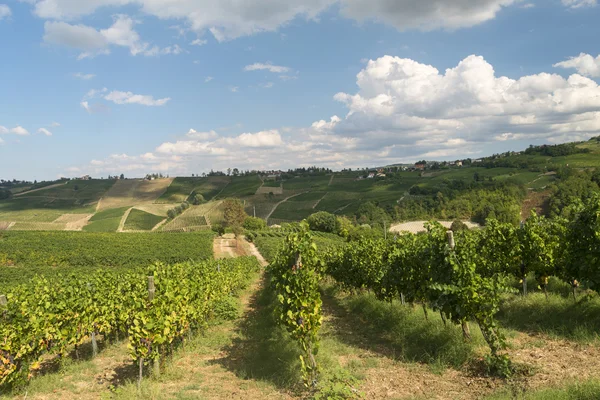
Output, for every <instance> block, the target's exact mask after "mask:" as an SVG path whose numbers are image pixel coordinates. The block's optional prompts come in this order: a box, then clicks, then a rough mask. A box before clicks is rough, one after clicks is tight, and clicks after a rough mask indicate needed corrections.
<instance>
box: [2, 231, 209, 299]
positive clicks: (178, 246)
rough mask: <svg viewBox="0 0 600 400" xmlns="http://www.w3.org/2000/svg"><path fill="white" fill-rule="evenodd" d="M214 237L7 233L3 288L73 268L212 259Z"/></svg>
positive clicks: (5, 235)
mask: <svg viewBox="0 0 600 400" xmlns="http://www.w3.org/2000/svg"><path fill="white" fill-rule="evenodd" d="M213 237H214V234H213V233H212V232H198V233H193V234H186V235H182V234H178V233H162V232H153V233H130V234H126V235H122V234H117V233H88V232H17V231H10V232H2V233H1V234H0V278H1V279H0V289H2V288H5V287H7V286H11V285H14V284H15V283H22V282H25V281H27V280H28V279H30V278H32V277H33V276H34V275H35V274H36V273H43V274H55V273H57V272H69V271H71V270H74V269H88V270H89V269H93V268H97V267H99V266H102V267H105V268H132V267H140V266H146V265H149V264H151V263H154V262H156V261H160V262H164V263H169V264H172V263H179V262H184V261H188V260H204V259H209V258H212V240H213ZM48 267H52V268H48Z"/></svg>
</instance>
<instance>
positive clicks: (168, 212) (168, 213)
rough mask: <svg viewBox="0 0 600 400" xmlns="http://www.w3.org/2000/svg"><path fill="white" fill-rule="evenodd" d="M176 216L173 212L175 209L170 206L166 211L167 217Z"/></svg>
mask: <svg viewBox="0 0 600 400" xmlns="http://www.w3.org/2000/svg"><path fill="white" fill-rule="evenodd" d="M176 216H177V213H176V212H175V209H173V208H171V209H170V210H169V211H167V217H169V219H173V218H175V217H176Z"/></svg>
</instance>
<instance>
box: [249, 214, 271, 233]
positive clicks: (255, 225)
mask: <svg viewBox="0 0 600 400" xmlns="http://www.w3.org/2000/svg"><path fill="white" fill-rule="evenodd" d="M266 227H267V222H266V221H265V220H264V219H262V218H255V217H247V218H246V219H245V220H244V229H248V230H250V231H260V230H261V229H265V228H266Z"/></svg>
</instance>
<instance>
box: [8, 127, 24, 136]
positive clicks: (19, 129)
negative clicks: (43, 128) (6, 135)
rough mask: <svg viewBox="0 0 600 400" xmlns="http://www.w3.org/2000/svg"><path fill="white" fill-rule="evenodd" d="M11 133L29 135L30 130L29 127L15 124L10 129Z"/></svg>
mask: <svg viewBox="0 0 600 400" xmlns="http://www.w3.org/2000/svg"><path fill="white" fill-rule="evenodd" d="M10 133H14V134H15V135H20V136H27V135H29V132H28V131H27V129H25V128H23V127H22V126H20V125H19V126H15V127H14V128H12V129H11V130H10Z"/></svg>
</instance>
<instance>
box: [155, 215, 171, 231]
mask: <svg viewBox="0 0 600 400" xmlns="http://www.w3.org/2000/svg"><path fill="white" fill-rule="evenodd" d="M168 220H169V219H168V218H165V219H163V220H162V221H160V222H159V223H158V224H156V225H154V227H153V228H152V229H151V230H150V231H151V232H154V231H156V230H158V228H160V227H161V226H163V225H164V224H166V223H167V221H168Z"/></svg>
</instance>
